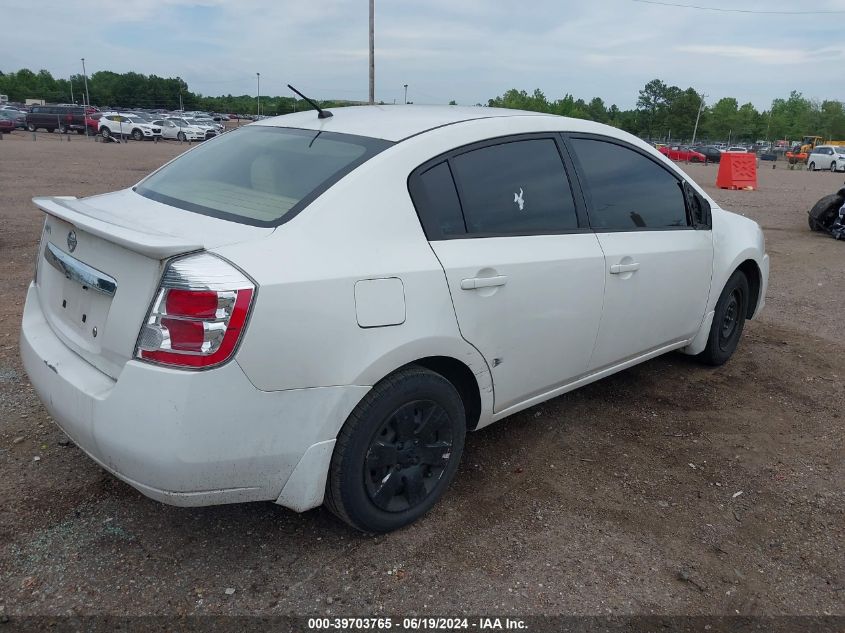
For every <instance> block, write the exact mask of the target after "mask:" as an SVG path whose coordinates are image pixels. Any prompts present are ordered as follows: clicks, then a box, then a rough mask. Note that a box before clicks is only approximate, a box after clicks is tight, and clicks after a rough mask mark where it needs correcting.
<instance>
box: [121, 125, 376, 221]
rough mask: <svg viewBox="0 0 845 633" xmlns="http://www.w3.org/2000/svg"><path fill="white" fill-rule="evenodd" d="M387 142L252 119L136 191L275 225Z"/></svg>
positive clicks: (218, 214)
mask: <svg viewBox="0 0 845 633" xmlns="http://www.w3.org/2000/svg"><path fill="white" fill-rule="evenodd" d="M390 145H392V143H390V142H389V141H383V140H380V139H374V138H368V137H363V136H352V135H348V134H336V133H333V132H319V131H314V130H299V129H292V128H281V127H271V126H262V125H252V126H249V127H245V128H243V129H240V130H235V131H232V132H229V133H228V134H224V135H222V136H219V137H218V138H216V139H214V140H213V141H209V142H207V143H205V144H203V145H201V146H200V147H197V148H196V149H194V150H192V151H190V152H187V153H185V154H183V155H182V156H181V157H179V158H177V159H176V160H174V161H173V162H172V163H170V164H168V165H166V166H165V167H163V168H162V169H160V170H159V171H157V172H156V173H154V174H153V175H151V176H150V177H148V178H147V179H146V180H143V181H142V182H141V183H140V184H139V185H138V186H137V187H136V188H135V191H136V192H138V193H139V194H141V195H142V196H146V197H147V198H151V199H152V200H157V201H159V202H163V203H165V204H169V205H171V206H174V207H178V208H180V209H186V210H188V211H194V212H196V213H202V214H205V215H211V216H215V217H220V218H223V219H226V220H232V221H235V222H241V223H243V224H252V225H255V226H276V225H278V224H281V223H282V222H285V221H287V220H288V219H290V218H291V217H293V216H294V215H296V213H298V212H299V210H300V209H302V208H304V207H305V206H306V205H307V204H308V203H310V202H311V201H312V200H314V199H315V198H316V197H317V196H318V195H320V193H322V192H323V191H324V190H325V189H327V188H328V187H330V186H331V185H332V184H334V183H335V182H337V181H338V180H339V179H340V178H342V177H343V176H344V175H346V174H347V173H349V172H350V171H352V170H353V169H354V168H355V167H357V166H358V165H360V164H362V163H363V162H365V161H366V160H368V159H370V158H371V157H373V156H375V155H376V154H377V153H379V152H380V151H382V150H384V149H386V148H387V147H389V146H390Z"/></svg>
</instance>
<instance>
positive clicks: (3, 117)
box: [0, 111, 17, 134]
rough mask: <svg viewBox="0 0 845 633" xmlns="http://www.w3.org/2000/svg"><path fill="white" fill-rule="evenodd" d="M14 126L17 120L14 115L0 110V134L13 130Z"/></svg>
mask: <svg viewBox="0 0 845 633" xmlns="http://www.w3.org/2000/svg"><path fill="white" fill-rule="evenodd" d="M16 127H17V121H16V120H15V117H14V116H12V114H11V113H9V114H7V113H6V111H0V134H8V133H9V132H13V131H14V130H15V128H16Z"/></svg>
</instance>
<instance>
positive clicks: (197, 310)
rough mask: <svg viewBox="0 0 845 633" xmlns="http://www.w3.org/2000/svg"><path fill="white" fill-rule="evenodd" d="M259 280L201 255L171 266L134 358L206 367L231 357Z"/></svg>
mask: <svg viewBox="0 0 845 633" xmlns="http://www.w3.org/2000/svg"><path fill="white" fill-rule="evenodd" d="M254 297H255V284H254V283H253V282H252V281H251V280H250V279H249V278H248V277H247V276H246V275H245V274H244V273H242V272H241V271H240V270H238V269H237V268H235V267H234V266H232V265H231V264H229V263H228V262H225V261H223V260H222V259H220V258H218V257H215V256H214V255H209V254H208V253H201V254H198V255H189V256H187V257H183V258H180V259H176V260H173V261H172V262H170V263H169V264H168V265H167V269H166V270H165V272H164V276H163V277H162V280H161V285H160V286H159V289H158V291H157V292H156V296H155V299H154V300H153V305H152V307H151V308H150V314H149V316H148V317H147V321H146V323H145V324H144V326H143V327H142V328H141V334H140V336H139V337H138V346H137V349H136V351H135V356H136V358H140V359H141V360H145V361H149V362H153V363H159V364H162V365H170V366H173V367H184V368H198V369H199V368H208V367H213V366H215V365H220V364H221V363H224V362H226V361H227V360H229V358H231V356H232V354H233V353H234V351H235V348H236V347H237V345H238V342H239V341H240V338H241V335H242V333H243V331H244V328H245V327H246V320H247V316H248V315H249V310H250V306H251V305H252V301H253V298H254Z"/></svg>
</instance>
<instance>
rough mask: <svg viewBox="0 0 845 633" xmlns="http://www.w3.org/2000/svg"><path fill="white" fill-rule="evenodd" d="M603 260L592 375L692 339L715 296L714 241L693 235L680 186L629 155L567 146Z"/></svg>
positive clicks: (605, 146) (591, 142)
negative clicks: (601, 301)
mask: <svg viewBox="0 0 845 633" xmlns="http://www.w3.org/2000/svg"><path fill="white" fill-rule="evenodd" d="M570 142H571V144H572V147H573V149H574V153H575V155H576V157H577V160H578V163H579V165H580V170H579V176H580V177H581V180H582V184H583V185H584V186H585V193H586V197H587V199H588V208H589V214H590V223H591V225H592V227H593V229H594V230H595V231H596V235H597V237H598V240H599V242H600V243H601V247H602V250H603V251H604V256H605V260H606V262H605V298H604V310H603V312H602V319H601V327H600V329H599V334H598V340H597V341H596V347H595V351H594V352H593V358H592V360H591V361H590V368H591V369H594V370H597V369H601V368H604V367H607V366H611V365H614V364H617V363H619V362H622V361H625V360H627V359H630V358H634V357H636V356H639V355H641V354H644V353H648V352H650V351H654V350H657V349H659V348H661V347H665V346H668V345H672V344H674V343H678V342H680V341H684V340H688V339H690V338H692V337H693V336H694V335H695V333H696V332H697V331H698V329H699V327H700V326H701V323H702V320H703V318H704V313H705V310H706V306H707V298H708V296H709V294H710V279H711V276H712V271H713V236H712V231H710V230H708V229H696V228H694V227H693V223H692V221H691V218H690V217H689V213H688V211H687V208H686V204H685V196H684V191H683V186H682V185H683V183H682V181H681V180H680V178H679V177H678V176H677V175H676V174H674V173H673V172H672V171H670V170H669V169H668V168H667V167H665V166H664V165H662V164H660V163H659V162H658V161H657V160H656V159H652V158H651V157H649V156H647V155H646V154H644V153H640V152H639V151H637V150H635V149H634V148H632V147H629V146H626V145H623V144H619V143H616V142H611V141H610V140H600V139H597V138H577V137H575V138H572V139H571V140H570Z"/></svg>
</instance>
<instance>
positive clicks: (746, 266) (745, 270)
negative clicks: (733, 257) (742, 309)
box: [731, 259, 763, 319]
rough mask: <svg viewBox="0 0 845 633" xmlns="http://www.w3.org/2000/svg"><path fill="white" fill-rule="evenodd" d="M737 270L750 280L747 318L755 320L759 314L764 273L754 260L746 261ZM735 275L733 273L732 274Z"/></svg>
mask: <svg viewBox="0 0 845 633" xmlns="http://www.w3.org/2000/svg"><path fill="white" fill-rule="evenodd" d="M736 270H739V271H741V272H742V274H744V275H745V278H746V279H747V280H748V289H749V294H750V296H749V298H748V299H749V301H748V308H747V309H746V313H745V318H746V319H753V318H754V315H755V314H756V313H757V305H758V304H759V303H760V291H761V289H762V285H763V273H762V272H761V271H760V266H759V265H758V264H757V262H756V261H754V260H753V259H746V260H745V261H743V262H742V263H741V264H740V265H739V266H737V267H736ZM731 274H733V273H731Z"/></svg>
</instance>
